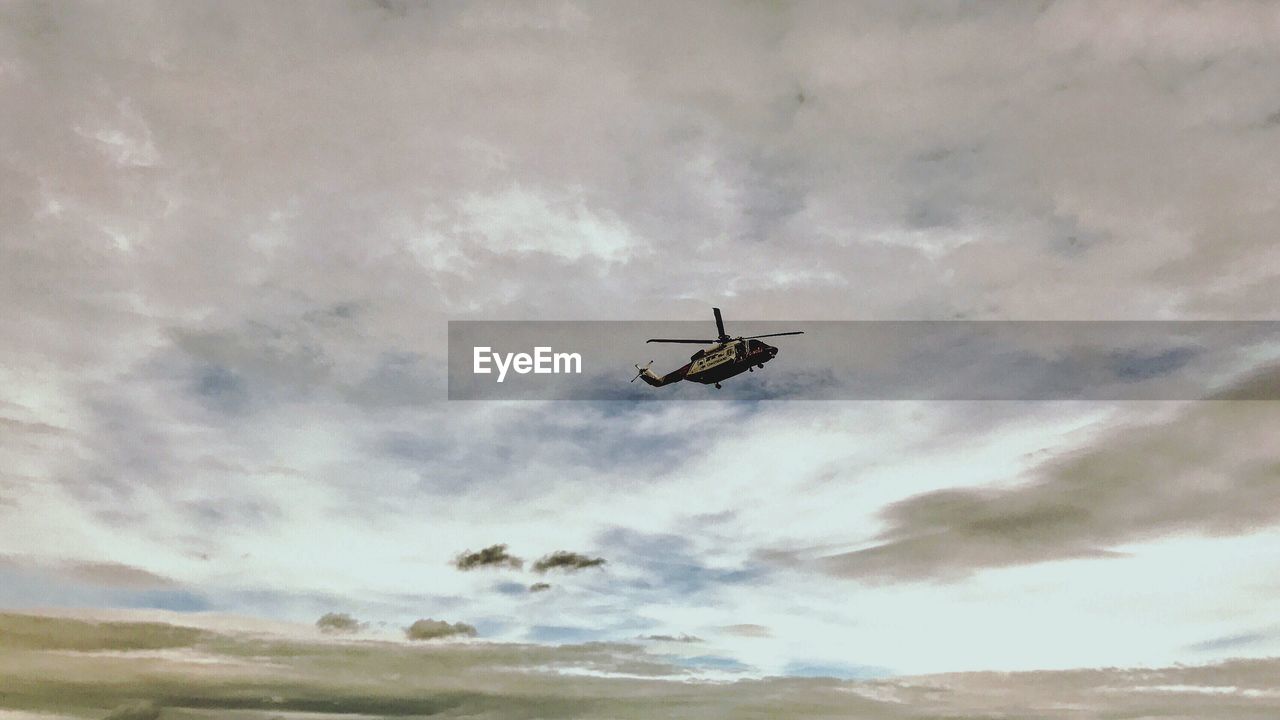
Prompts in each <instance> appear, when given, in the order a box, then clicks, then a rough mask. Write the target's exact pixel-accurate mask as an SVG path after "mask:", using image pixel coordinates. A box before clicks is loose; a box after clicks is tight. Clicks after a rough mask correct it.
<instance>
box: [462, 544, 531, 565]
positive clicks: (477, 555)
mask: <svg viewBox="0 0 1280 720" xmlns="http://www.w3.org/2000/svg"><path fill="white" fill-rule="evenodd" d="M453 566H454V567H456V568H458V569H459V570H463V571H467V570H476V569H478V568H491V567H498V568H510V569H513V570H519V569H521V568H523V567H524V560H521V559H520V558H518V557H516V556H514V555H512V554H511V553H508V552H507V546H506V545H505V544H500V545H490V546H489V547H487V548H484V549H483V550H480V551H479V552H471V551H470V550H466V551H464V552H462V553H459V554H458V556H457V557H456V558H454V561H453Z"/></svg>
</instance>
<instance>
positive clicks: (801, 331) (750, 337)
mask: <svg viewBox="0 0 1280 720" xmlns="http://www.w3.org/2000/svg"><path fill="white" fill-rule="evenodd" d="M803 334H804V331H803V330H795V331H792V332H784V333H769V334H768V335H748V336H746V337H744V338H742V339H743V340H751V339H752V338H762V337H778V336H779V335H803Z"/></svg>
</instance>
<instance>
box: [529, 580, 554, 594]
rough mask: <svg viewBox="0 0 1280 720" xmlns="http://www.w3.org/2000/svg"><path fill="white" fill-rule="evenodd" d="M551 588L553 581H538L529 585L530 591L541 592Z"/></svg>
mask: <svg viewBox="0 0 1280 720" xmlns="http://www.w3.org/2000/svg"><path fill="white" fill-rule="evenodd" d="M550 589H551V583H544V582H536V583H534V584H532V585H530V586H529V592H531V593H539V592H546V591H548V590H550Z"/></svg>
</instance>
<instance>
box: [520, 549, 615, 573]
mask: <svg viewBox="0 0 1280 720" xmlns="http://www.w3.org/2000/svg"><path fill="white" fill-rule="evenodd" d="M604 564H605V559H604V558H602V557H596V558H593V557H588V556H586V555H583V554H581V553H576V552H569V551H568V550H556V551H555V552H553V553H550V554H548V555H543V556H542V557H540V558H538V561H537V562H535V563H534V564H533V571H534V572H536V573H545V572H548V571H550V570H563V571H565V572H577V571H579V570H585V569H587V568H593V567H603V566H604Z"/></svg>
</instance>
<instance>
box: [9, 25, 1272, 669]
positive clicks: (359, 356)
mask: <svg viewBox="0 0 1280 720" xmlns="http://www.w3.org/2000/svg"><path fill="white" fill-rule="evenodd" d="M1277 76H1280V6H1277V5H1274V4H1269V3H1257V4H1255V3H1246V2H1240V3H1235V2H1227V1H1223V2H1215V3H1212V4H1203V5H1201V4H1194V3H1173V2H1170V3H1161V2H1132V3H1125V4H1120V5H1118V4H1114V3H1108V4H1093V3H1088V2H1045V3H1038V4H1037V3H986V2H936V3H928V4H910V3H889V2H885V3H875V2H866V3H856V4H854V3H805V4H783V3H736V4H720V3H699V4H688V3H670V4H665V3H656V4H654V3H645V4H643V6H641V5H637V4H613V3H589V4H571V3H520V4H501V3H488V4H470V5H463V4H456V3H439V4H437V3H431V4H426V3H403V2H397V1H396V0H384V1H383V2H368V3H363V2H350V3H337V2H324V3H289V2H280V3H249V2H233V3H159V4H153V3H146V2H131V3H127V4H122V3H112V4H103V3H46V4H28V3H6V4H5V5H4V6H3V7H2V8H0V105H2V106H3V107H4V108H6V109H5V112H4V113H2V114H0V129H2V130H3V132H0V302H2V303H3V306H4V307H5V308H6V312H4V313H2V314H0V388H3V392H2V393H0V606H3V607H7V608H14V609H39V608H43V609H54V608H80V609H99V610H110V609H143V610H167V611H179V612H183V613H196V612H206V611H211V612H217V613H226V614H232V615H237V616H243V617H251V618H258V619H263V620H270V621H282V622H283V621H288V622H305V623H311V622H313V621H314V620H315V619H316V618H317V617H319V616H320V615H321V614H322V613H325V612H331V611H333V612H348V613H351V614H352V615H354V616H355V617H357V618H359V619H360V620H361V621H363V622H366V623H369V625H368V628H369V632H371V633H376V632H380V631H383V630H385V631H386V632H391V631H392V630H394V629H395V628H399V627H403V626H405V625H407V624H409V623H410V622H412V621H413V620H415V619H417V618H423V617H431V618H439V619H444V620H447V621H449V622H465V623H468V624H470V625H473V626H474V627H475V628H476V629H477V633H478V636H479V637H480V638H481V639H483V640H489V641H511V642H531V643H539V644H548V645H550V644H562V643H578V642H583V641H627V642H640V643H642V644H648V646H651V647H654V648H656V649H655V650H654V652H659V653H662V654H663V655H664V656H666V657H676V658H680V662H682V663H684V664H685V665H686V666H687V667H692V668H697V669H700V670H705V671H706V672H708V673H724V674H729V675H734V674H743V675H774V674H782V675H801V676H803V675H832V676H837V677H869V676H885V675H891V674H914V673H937V672H953V671H965V670H1034V669H1057V668H1082V667H1101V666H1143V665H1153V666H1155V665H1169V664H1172V663H1212V662H1217V661H1220V660H1223V659H1226V658H1230V657H1263V656H1269V655H1275V654H1277V653H1280V619H1278V618H1280V606H1278V605H1277V602H1276V598H1277V597H1280V592H1278V591H1280V451H1278V450H1277V448H1280V407H1277V406H1276V405H1275V404H1273V403H1268V402H1241V401H1235V402H1180V403H1167V402H1166V403H1136V402H1128V403H1101V402H1089V403H1084V402H1051V403H1050V402H1045V403H1034V402H1013V403H974V402H874V403H856V402H847V403H846V402H786V401H773V402H717V403H706V402H701V403H680V402H672V403H638V404H632V403H626V402H612V403H587V402H581V403H532V402H516V403H502V402H474V403H459V402H452V403H451V402H448V401H446V400H445V396H446V394H445V391H446V388H445V378H446V373H445V369H444V362H445V358H446V339H447V335H446V328H447V324H446V323H447V321H449V320H496V319H503V320H522V319H542V320H672V321H675V320H703V319H705V318H708V317H709V315H708V312H709V308H710V307H711V306H712V305H716V306H720V307H723V308H725V311H726V314H727V315H728V316H729V317H732V318H741V319H744V320H746V319H750V320H762V321H764V320H855V319H856V320H888V319H894V320H915V319H929V320H955V319H966V320H1004V319H1019V320H1120V319H1124V320H1187V319H1196V320H1246V319H1248V320H1265V319H1272V318H1274V317H1275V312H1276V310H1275V309H1276V308H1277V307H1280V283H1277V282H1276V279H1277V278H1276V275H1277V270H1278V269H1280V244H1277V242H1276V238H1277V234H1278V233H1280V200H1278V199H1277V198H1280V152H1277V148H1280V84H1277V83H1276V82H1275V78H1276V77H1277ZM797 342H799V341H797ZM798 347H799V346H798V345H788V348H789V349H788V352H796V353H800V352H802V351H801V350H799V349H797V348H798ZM642 356H643V357H642ZM650 356H652V355H651V350H650V349H644V348H637V349H636V357H635V359H636V360H638V361H643V360H647V359H648V357H650ZM785 363H786V356H785V354H784V355H783V356H780V357H779V360H778V361H777V363H776V364H775V365H772V366H771V367H770V369H769V371H768V372H770V373H774V372H777V373H781V372H785ZM775 368H777V369H776V370H775ZM1238 369H1239V373H1240V376H1239V378H1234V377H1233V378H1228V380H1229V381H1230V382H1233V383H1238V385H1239V387H1240V388H1241V390H1240V394H1241V395H1242V396H1246V397H1247V396H1248V395H1249V392H1250V388H1253V389H1256V388H1259V387H1264V386H1265V387H1270V388H1274V387H1275V383H1276V382H1277V381H1278V380H1277V377H1278V376H1277V374H1276V372H1275V371H1273V370H1271V369H1269V367H1268V365H1267V362H1266V361H1265V358H1262V357H1254V358H1252V360H1251V361H1250V358H1244V359H1243V360H1242V364H1241V365H1240V366H1239V368H1238ZM626 370H627V368H626V367H623V368H620V372H621V373H622V375H621V377H622V378H623V381H625V378H626V377H627V375H626ZM744 381H745V380H744ZM654 392H659V390H655V391H654ZM1272 396H1274V393H1272ZM494 545H506V548H505V549H496V550H492V551H490V552H488V553H487V554H483V553H482V554H480V555H473V556H468V555H466V553H481V551H483V550H484V549H486V548H491V547H492V546H494ZM558 552H559V553H563V554H560V555H556V553H558ZM597 558H602V559H603V560H604V562H603V563H598V562H595V560H596V559H597ZM540 561H541V562H540ZM538 583H543V584H545V585H549V587H537V589H536V591H533V592H531V587H533V586H535V585H536V584H538Z"/></svg>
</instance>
